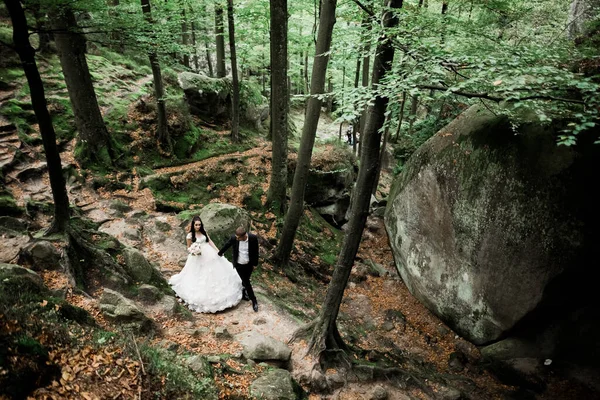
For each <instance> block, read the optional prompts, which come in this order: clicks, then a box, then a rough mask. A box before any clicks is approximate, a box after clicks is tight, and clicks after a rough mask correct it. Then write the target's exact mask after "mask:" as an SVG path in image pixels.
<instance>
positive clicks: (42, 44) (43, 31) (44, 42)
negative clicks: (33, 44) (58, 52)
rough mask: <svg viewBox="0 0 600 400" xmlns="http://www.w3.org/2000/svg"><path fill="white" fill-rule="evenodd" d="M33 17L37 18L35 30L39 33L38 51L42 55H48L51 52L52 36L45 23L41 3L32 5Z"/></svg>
mask: <svg viewBox="0 0 600 400" xmlns="http://www.w3.org/2000/svg"><path fill="white" fill-rule="evenodd" d="M31 9H32V13H33V17H34V18H35V30H36V31H37V34H38V38H39V45H38V49H37V50H38V51H39V52H40V53H41V54H48V53H49V52H50V34H49V33H48V29H47V27H46V23H45V22H44V13H43V12H42V10H41V7H40V4H39V3H33V4H31Z"/></svg>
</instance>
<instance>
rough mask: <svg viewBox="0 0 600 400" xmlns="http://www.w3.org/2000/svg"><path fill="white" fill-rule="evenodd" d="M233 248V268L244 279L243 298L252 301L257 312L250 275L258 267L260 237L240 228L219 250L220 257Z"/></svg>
mask: <svg viewBox="0 0 600 400" xmlns="http://www.w3.org/2000/svg"><path fill="white" fill-rule="evenodd" d="M231 246H233V267H234V268H235V270H236V271H237V273H238V274H239V276H240V278H241V279H242V285H243V286H244V289H243V292H242V298H243V299H244V300H252V309H253V310H254V311H256V312H257V311H258V303H257V302H256V296H255V295H254V290H252V285H251V284H250V275H251V274H252V271H253V270H254V267H256V266H257V265H258V237H256V235H254V234H252V233H248V232H246V229H244V228H243V227H241V226H240V227H239V228H237V229H236V230H235V235H232V236H231V237H230V238H229V240H228V241H227V243H225V245H224V246H223V247H222V248H221V250H219V256H222V255H223V254H224V253H225V252H226V251H227V250H228V249H229V248H230V247H231Z"/></svg>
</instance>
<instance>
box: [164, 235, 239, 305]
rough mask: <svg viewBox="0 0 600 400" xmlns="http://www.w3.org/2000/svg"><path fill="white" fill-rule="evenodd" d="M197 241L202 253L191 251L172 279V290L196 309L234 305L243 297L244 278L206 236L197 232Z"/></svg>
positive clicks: (170, 280) (170, 281)
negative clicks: (195, 253)
mask: <svg viewBox="0 0 600 400" xmlns="http://www.w3.org/2000/svg"><path fill="white" fill-rule="evenodd" d="M191 236H192V234H191V233H189V234H188V239H191ZM196 242H197V243H200V247H201V249H202V254H199V255H196V256H194V255H191V254H190V255H189V256H188V258H187V261H186V263H185V266H184V267H183V269H182V270H181V272H180V273H178V274H176V275H173V276H172V277H171V279H169V283H170V284H171V286H172V287H173V290H174V291H175V293H177V295H178V296H179V297H180V298H181V299H182V300H183V301H184V302H185V303H186V304H187V306H188V307H189V308H190V309H191V310H194V311H198V312H202V313H215V312H217V311H221V310H224V309H226V308H229V307H233V306H235V305H236V304H238V303H239V302H240V300H241V299H242V280H241V279H240V276H239V275H238V273H237V271H236V270H235V269H234V268H233V264H231V262H229V260H227V259H226V258H225V257H219V255H218V254H217V250H215V249H214V248H213V247H212V246H211V245H210V244H209V243H208V242H207V240H206V236H204V235H202V234H200V233H198V234H197V236H196Z"/></svg>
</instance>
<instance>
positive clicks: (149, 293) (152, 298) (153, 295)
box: [138, 284, 163, 304]
mask: <svg viewBox="0 0 600 400" xmlns="http://www.w3.org/2000/svg"><path fill="white" fill-rule="evenodd" d="M162 296H163V294H162V292H161V291H160V289H158V288H157V287H156V286H152V285H148V284H143V285H140V287H139V288H138V297H139V298H140V300H142V301H144V302H147V303H152V304H154V303H156V302H157V301H158V300H159V299H160V298H161V297H162Z"/></svg>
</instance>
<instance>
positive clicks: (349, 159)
mask: <svg viewBox="0 0 600 400" xmlns="http://www.w3.org/2000/svg"><path fill="white" fill-rule="evenodd" d="M346 147H347V146H346ZM346 147H341V146H334V145H326V146H325V147H322V148H320V149H318V151H316V152H315V154H314V155H313V157H312V160H311V168H310V170H309V172H308V179H307V183H306V191H305V194H304V201H305V202H306V204H308V205H311V206H313V207H315V209H316V210H317V212H319V214H321V215H322V216H323V217H324V218H325V219H326V220H327V222H329V223H331V224H333V225H334V226H341V225H343V224H344V222H346V213H347V211H348V208H349V207H350V194H351V192H352V189H353V186H354V182H355V181H356V177H357V171H358V167H357V162H356V157H355V156H354V154H353V153H352V152H351V151H350V150H349V149H348V148H346ZM288 168H289V171H290V173H288V184H289V185H290V186H291V184H292V180H293V177H294V171H295V169H296V162H295V161H294V160H292V161H291V162H290V163H289V165H288Z"/></svg>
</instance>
